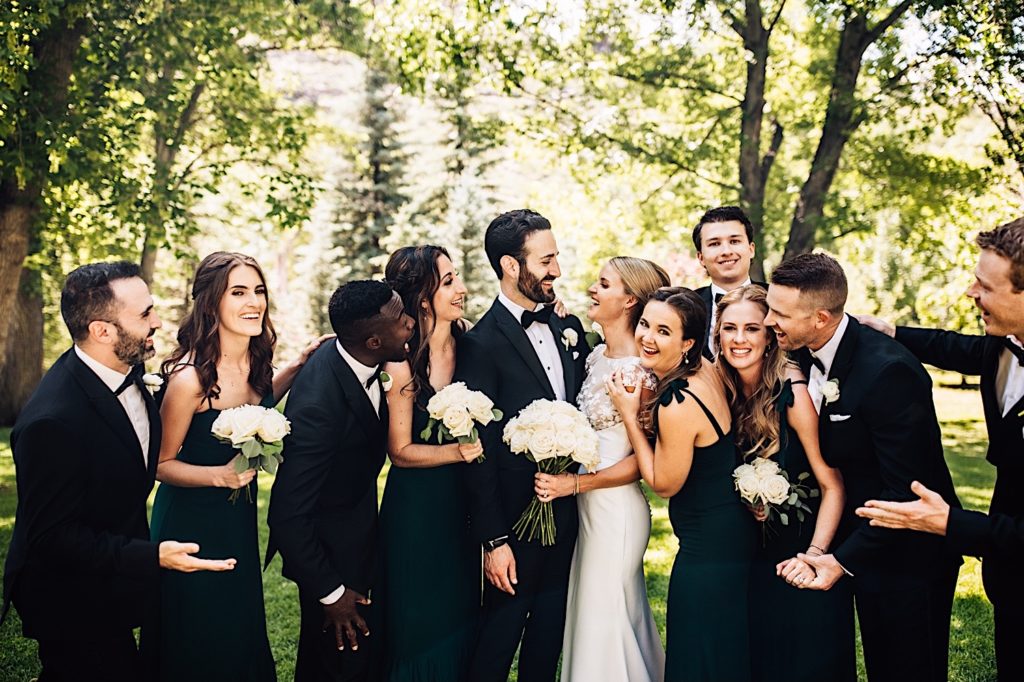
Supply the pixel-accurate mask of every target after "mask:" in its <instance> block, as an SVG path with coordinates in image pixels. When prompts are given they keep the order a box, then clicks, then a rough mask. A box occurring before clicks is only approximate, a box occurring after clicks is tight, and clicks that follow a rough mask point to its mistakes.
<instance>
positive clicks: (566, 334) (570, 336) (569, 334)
mask: <svg viewBox="0 0 1024 682" xmlns="http://www.w3.org/2000/svg"><path fill="white" fill-rule="evenodd" d="M579 340H580V337H579V335H578V334H577V333H576V330H575V329H566V330H565V331H563V332H562V343H563V344H564V345H565V349H566V350H569V347H570V346H575V345H576V344H577V343H579Z"/></svg>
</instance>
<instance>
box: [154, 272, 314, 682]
mask: <svg viewBox="0 0 1024 682" xmlns="http://www.w3.org/2000/svg"><path fill="white" fill-rule="evenodd" d="M192 298H193V300H194V306H193V309H192V311H191V312H190V313H189V314H188V315H187V316H186V317H185V319H184V320H183V321H182V324H181V327H180V329H179V331H178V347H177V348H176V349H175V351H174V352H173V353H172V354H171V356H170V357H169V358H168V359H167V360H166V361H165V362H164V363H163V366H162V369H163V373H164V375H165V376H166V377H167V382H166V385H165V390H164V392H163V395H162V400H161V408H160V416H161V418H162V420H163V440H162V443H161V448H160V462H159V464H158V466H157V479H159V480H160V481H161V485H160V488H159V489H158V490H157V494H156V501H155V502H154V504H153V519H152V531H151V532H152V536H153V539H154V540H157V541H159V540H168V539H180V538H188V539H189V540H192V541H195V542H196V543H198V544H199V547H200V550H199V554H198V556H200V557H219V556H232V557H235V558H236V559H237V564H236V565H235V569H234V570H233V571H230V572H225V573H219V574H216V575H214V574H212V573H177V572H174V571H165V572H164V573H163V575H162V578H161V609H160V622H159V625H157V626H154V627H153V628H151V629H150V630H149V631H146V632H143V641H144V645H145V646H146V647H147V648H148V649H149V651H151V652H152V651H154V650H155V652H156V655H157V656H158V659H157V662H158V665H159V670H160V679H162V680H218V681H225V680H237V681H238V682H242V681H250V680H259V681H264V680H275V679H276V677H277V676H276V672H275V668H274V659H273V657H272V656H271V653H270V644H269V642H268V640H267V628H266V618H265V614H264V608H263V582H262V577H261V572H260V568H261V564H260V551H259V541H258V535H257V531H256V494H257V490H256V481H255V472H254V471H252V470H249V471H246V472H244V473H241V474H239V473H237V472H236V471H235V469H234V464H233V461H234V459H235V457H236V456H239V455H238V454H237V452H236V451H235V449H234V448H233V447H232V446H231V445H230V444H229V443H222V442H221V441H219V440H217V439H216V438H214V436H213V435H212V434H211V431H210V429H211V427H212V425H213V422H214V420H215V419H216V418H217V416H219V414H220V413H221V412H222V411H223V410H226V409H228V408H231V407H237V406H239V405H245V404H260V405H263V406H264V407H273V406H274V405H275V404H276V403H277V401H278V400H279V399H280V397H281V396H282V395H283V394H284V393H285V392H286V391H287V390H288V388H289V387H290V386H291V382H292V380H293V379H294V378H295V375H296V374H297V372H298V370H299V368H300V367H301V365H302V363H303V362H305V359H306V358H307V357H308V356H309V354H310V353H312V352H313V350H315V349H316V347H317V346H318V345H319V343H320V342H322V341H323V340H324V339H325V338H327V337H322V338H321V339H318V340H317V341H316V342H315V343H314V344H312V345H311V346H310V347H308V348H307V349H306V350H305V351H304V352H303V354H302V357H301V358H300V359H299V361H297V362H295V363H292V364H291V365H289V366H288V367H286V368H285V369H283V370H282V371H281V372H279V373H278V375H277V376H276V377H275V376H274V375H273V369H272V367H271V360H272V358H273V351H274V345H275V342H276V335H275V333H274V327H273V325H272V324H271V322H270V318H269V315H268V314H267V305H268V301H267V288H266V284H265V281H264V278H263V273H262V271H261V270H260V268H259V265H258V264H257V263H256V261H254V260H253V259H252V258H249V257H248V256H243V255H241V254H235V253H224V252H217V253H213V254H210V255H209V256H207V257H206V258H205V259H203V262H202V263H200V264H199V267H198V269H197V270H196V275H195V282H194V284H193V287H192ZM285 456H286V457H287V453H285ZM243 487H247V488H248V490H247V491H243V492H242V493H241V494H240V496H239V497H238V499H237V500H236V501H235V502H231V501H229V499H228V498H229V496H230V494H231V490H232V489H235V490H237V489H240V488H243ZM225 553H226V554H225Z"/></svg>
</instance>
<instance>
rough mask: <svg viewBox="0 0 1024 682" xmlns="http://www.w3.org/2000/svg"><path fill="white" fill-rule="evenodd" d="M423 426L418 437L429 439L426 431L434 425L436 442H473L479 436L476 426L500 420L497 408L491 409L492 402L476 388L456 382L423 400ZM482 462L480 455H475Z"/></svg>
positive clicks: (482, 456)
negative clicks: (472, 388) (425, 408)
mask: <svg viewBox="0 0 1024 682" xmlns="http://www.w3.org/2000/svg"><path fill="white" fill-rule="evenodd" d="M427 414H429V415H430V419H428V420H427V426H426V428H424V429H423V431H421V432H420V438H422V439H423V440H425V441H426V440H430V433H431V431H433V429H434V426H435V425H437V426H438V429H437V443H438V445H440V444H441V443H443V442H444V441H445V440H447V441H448V442H449V443H451V442H454V441H458V442H460V443H475V442H477V440H479V438H480V432H479V431H478V430H477V428H476V426H477V424H479V425H480V426H487V425H488V424H490V423H491V422H492V421H500V420H501V416H502V415H501V410H497V409H495V408H494V402H493V401H492V400H491V399H490V398H488V397H487V396H486V395H484V394H483V393H481V392H480V391H471V390H469V389H468V388H466V384H464V383H463V382H461V381H457V382H455V383H454V384H449V385H447V386H445V387H444V388H442V389H441V390H440V391H438V392H437V393H435V394H434V395H433V396H432V397H431V398H430V400H429V401H428V402H427ZM476 461H477V462H482V461H484V455H483V454H481V455H480V457H478V458H477V460H476Z"/></svg>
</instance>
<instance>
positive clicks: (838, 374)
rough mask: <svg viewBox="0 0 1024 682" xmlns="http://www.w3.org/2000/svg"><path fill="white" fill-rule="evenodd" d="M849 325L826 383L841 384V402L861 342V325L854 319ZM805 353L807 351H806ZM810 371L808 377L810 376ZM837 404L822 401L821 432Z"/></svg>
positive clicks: (808, 356)
mask: <svg viewBox="0 0 1024 682" xmlns="http://www.w3.org/2000/svg"><path fill="white" fill-rule="evenodd" d="M849 320H850V321H849V323H848V324H847V327H846V333H844V334H843V338H842V340H840V341H839V348H837V349H836V356H835V358H833V359H832V366H831V367H829V370H828V376H827V377H825V381H830V380H832V379H835V380H836V381H837V382H838V383H839V395H840V398H839V400H842V392H843V386H844V385H845V383H846V379H847V377H848V376H849V375H850V368H851V367H853V358H854V355H856V353H857V345H858V341H859V340H860V323H858V322H857V320H856V319H854V318H853V317H850V318H849ZM804 350H805V351H806V350H807V349H804ZM806 359H807V366H808V368H809V367H810V352H809V351H808V352H807V355H806ZM809 371H810V370H809V369H808V376H809V375H810V374H809ZM833 404H835V403H829V404H826V403H825V398H824V397H822V399H821V411H820V412H819V413H818V421H819V431H820V429H821V427H822V426H823V425H824V424H827V423H829V421H830V420H828V419H826V418H825V415H826V414H828V413H829V412H831V411H832V410H831V407H832V405H833Z"/></svg>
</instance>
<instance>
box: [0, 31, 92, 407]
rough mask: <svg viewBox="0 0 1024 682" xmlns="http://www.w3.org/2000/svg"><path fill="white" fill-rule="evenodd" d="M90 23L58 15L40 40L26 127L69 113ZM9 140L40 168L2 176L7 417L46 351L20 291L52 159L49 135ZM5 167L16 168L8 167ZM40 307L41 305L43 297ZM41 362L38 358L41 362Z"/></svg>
mask: <svg viewBox="0 0 1024 682" xmlns="http://www.w3.org/2000/svg"><path fill="white" fill-rule="evenodd" d="M85 27H86V20H85V19H79V20H77V21H75V23H74V24H70V25H69V24H68V23H67V20H66V18H65V17H58V18H57V19H56V20H55V22H54V24H53V25H52V26H51V27H50V28H48V29H47V30H46V31H44V32H42V33H41V34H40V36H39V38H38V39H37V40H36V41H34V44H33V54H34V57H35V60H36V67H35V69H33V70H32V72H31V73H29V75H28V86H27V87H28V89H29V90H30V91H31V92H33V93H40V95H41V96H40V97H39V98H38V102H39V106H38V107H37V108H36V109H35V110H34V111H35V114H36V116H37V117H38V118H36V119H35V120H26V121H25V122H24V125H23V126H22V128H23V129H24V130H26V131H35V130H39V129H42V128H43V127H44V126H46V127H50V128H56V127H58V126H59V124H60V122H61V120H62V119H63V118H64V116H65V114H66V111H67V100H68V83H69V82H70V79H71V69H72V66H73V64H74V60H75V55H77V54H78V48H79V45H80V44H81V42H82V34H83V33H84V32H85ZM3 142H4V144H5V145H6V146H7V147H8V148H11V149H20V150H21V151H22V152H23V155H24V157H25V158H28V159H35V160H36V163H37V167H36V168H32V169H30V171H29V178H28V181H27V182H26V183H24V184H19V182H18V180H17V179H16V178H15V177H12V176H9V175H6V174H5V175H4V176H0V387H3V388H0V392H2V393H3V395H2V396H0V401H2V402H3V409H2V410H0V418H2V420H4V421H5V420H6V419H7V418H8V417H9V416H10V415H11V414H17V412H18V411H19V410H20V409H21V405H22V404H23V401H24V399H25V398H27V394H25V393H24V391H23V390H22V389H21V388H19V387H23V382H24V381H27V380H31V378H32V377H35V380H38V378H39V369H38V367H37V368H36V369H32V367H31V365H29V366H26V367H23V366H22V363H23V362H24V361H26V360H31V359H32V358H34V357H37V356H38V357H41V356H42V332H41V331H40V332H39V333H38V334H34V335H33V334H23V331H24V329H27V327H25V325H26V324H28V321H29V320H28V319H27V318H25V317H23V310H22V308H23V307H24V306H25V305H28V304H31V305H33V306H36V303H35V302H34V300H32V301H28V300H26V299H23V298H22V294H21V293H20V291H21V283H22V280H23V268H22V265H23V263H24V261H25V257H26V256H27V255H28V253H29V244H30V242H31V238H32V233H33V230H34V228H35V221H36V218H37V216H38V214H39V209H40V205H41V202H42V194H43V189H44V186H45V185H44V183H45V179H46V176H47V173H48V164H49V160H48V159H47V155H46V150H45V148H44V143H45V140H44V139H42V138H36V136H35V135H34V133H32V134H26V135H25V137H24V138H23V139H15V140H4V141H3ZM4 172H5V173H8V172H10V171H9V170H8V169H4ZM37 307H39V309H40V310H41V303H40V304H38V306H37ZM19 330H21V331H19ZM11 339H17V343H15V344H11ZM12 362H13V364H11V363H12ZM39 364H40V362H39V361H37V362H36V365H37V366H38V365H39ZM32 388H34V384H33V386H32ZM29 390H30V391H31V388H30V389H29ZM9 392H10V393H9ZM19 401H22V402H19Z"/></svg>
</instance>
